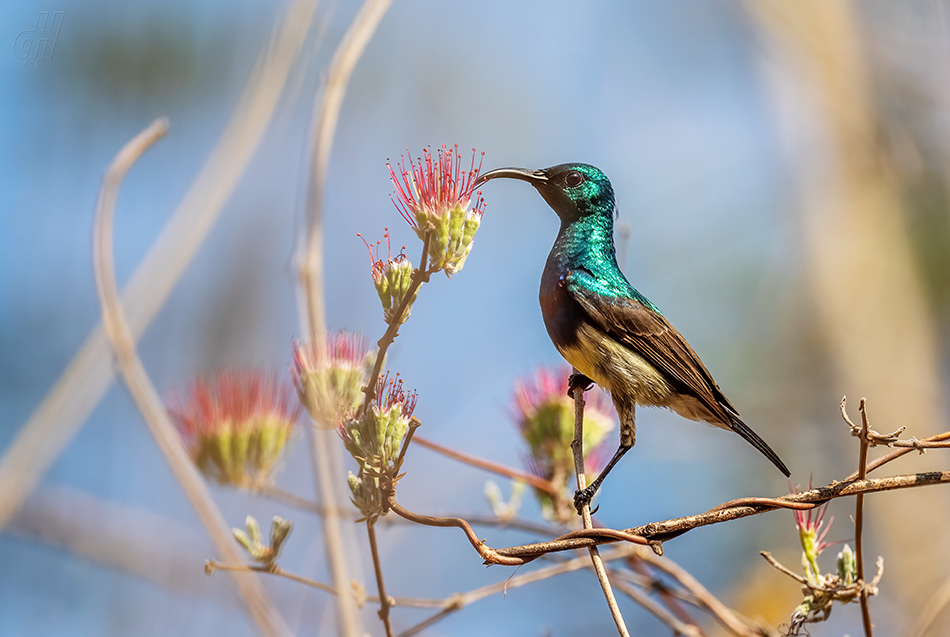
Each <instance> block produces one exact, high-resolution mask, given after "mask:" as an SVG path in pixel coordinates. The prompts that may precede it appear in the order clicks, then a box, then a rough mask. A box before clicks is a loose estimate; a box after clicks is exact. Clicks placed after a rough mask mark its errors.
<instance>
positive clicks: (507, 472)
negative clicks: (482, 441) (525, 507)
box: [413, 435, 562, 496]
mask: <svg viewBox="0 0 950 637" xmlns="http://www.w3.org/2000/svg"><path fill="white" fill-rule="evenodd" d="M413 440H414V442H415V443H416V444H417V445H422V446H423V447H426V448H427V449H431V450H432V451H435V452H437V453H441V454H442V455H443V456H447V457H449V458H452V459H453V460H458V461H459V462H462V463H465V464H467V465H471V466H473V467H478V468H479V469H484V470H485V471H490V472H492V473H496V474H498V475H500V476H505V477H506V478H511V479H512V480H520V481H521V482H524V483H525V484H529V485H531V486H532V487H534V488H535V489H540V490H541V491H544V492H545V493H549V494H551V495H552V496H560V495H562V493H561V492H560V490H558V489H557V487H555V486H554V485H553V484H552V483H551V481H550V480H545V479H544V478H539V477H538V476H536V475H534V474H532V473H528V472H526V471H519V470H518V469H514V468H512V467H509V466H507V465H503V464H501V463H500V462H493V461H491V460H485V459H484V458H479V457H477V456H473V455H471V454H467V453H463V452H461V451H456V450H455V449H452V448H450V447H446V446H444V445H440V444H439V443H437V442H432V441H431V440H429V439H428V438H423V437H421V436H418V435H417V436H416V437H415V438H414V439H413Z"/></svg>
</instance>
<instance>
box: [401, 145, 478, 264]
mask: <svg viewBox="0 0 950 637" xmlns="http://www.w3.org/2000/svg"><path fill="white" fill-rule="evenodd" d="M407 153H408V151H407ZM476 154H477V151H476V150H475V149H474V148H473V149H472V162H471V164H470V166H469V169H468V170H463V169H462V164H461V161H460V160H461V158H460V156H459V152H458V145H455V146H453V147H451V148H448V147H446V146H442V148H441V149H439V151H438V157H437V158H436V159H433V156H432V153H431V152H430V150H429V149H428V148H426V149H424V150H423V151H422V159H420V160H419V161H418V163H417V162H415V161H414V160H413V159H412V156H411V155H410V156H409V167H408V168H407V167H406V163H405V159H402V160H401V161H400V163H399V165H398V166H397V167H398V169H399V175H398V176H397V175H396V171H395V170H394V169H393V166H392V164H390V163H388V162H387V166H388V167H389V175H390V177H391V178H392V181H393V185H394V186H395V187H396V192H395V194H394V195H393V203H394V204H395V205H396V208H397V209H398V210H399V213H400V214H401V215H402V216H403V218H404V219H405V220H406V221H407V222H408V223H409V225H410V226H412V228H413V229H414V230H415V231H416V234H417V235H418V236H419V238H420V239H422V240H423V241H425V239H426V236H427V235H428V236H429V250H428V252H429V265H430V267H431V268H432V269H433V270H444V271H445V273H446V275H452V274H455V273H456V272H458V271H459V270H461V269H462V266H463V265H464V263H465V259H467V258H468V254H469V252H470V251H471V249H472V242H473V239H474V237H475V232H476V231H477V230H478V226H479V225H480V224H481V217H482V214H483V213H484V212H485V202H484V200H483V199H482V198H481V196H480V194H481V193H480V192H479V193H476V191H475V180H476V179H477V178H478V173H479V171H481V169H482V164H481V160H479V164H478V167H477V168H476V166H475V156H476ZM482 156H484V153H482ZM473 197H474V200H475V202H474V206H473V205H472V199H473Z"/></svg>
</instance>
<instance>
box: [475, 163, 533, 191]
mask: <svg viewBox="0 0 950 637" xmlns="http://www.w3.org/2000/svg"><path fill="white" fill-rule="evenodd" d="M500 178H507V179H520V180H521V181H526V182H528V183H529V184H531V185H532V186H534V187H535V188H537V187H538V186H540V185H541V184H543V183H545V182H546V181H547V180H548V177H547V175H545V174H544V171H542V170H528V169H527V168H497V169H495V170H489V171H488V172H487V173H485V174H483V175H481V176H479V178H478V179H476V180H475V184H474V187H475V188H478V187H479V186H481V185H482V184H484V183H485V182H486V181H488V180H490V179H500Z"/></svg>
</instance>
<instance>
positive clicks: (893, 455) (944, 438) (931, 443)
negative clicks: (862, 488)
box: [845, 431, 950, 481]
mask: <svg viewBox="0 0 950 637" xmlns="http://www.w3.org/2000/svg"><path fill="white" fill-rule="evenodd" d="M917 443H918V444H917V445H908V446H907V447H906V448H903V449H895V450H894V451H892V452H890V453H886V454H884V455H883V456H881V457H880V458H877V459H875V460H872V461H871V462H869V463H868V464H867V469H866V471H867V473H870V472H872V471H874V470H875V469H877V468H879V467H881V466H883V465H885V464H887V463H888V462H891V461H892V460H896V459H897V458H900V457H901V456H903V455H906V454H908V453H910V452H911V451H914V450H916V449H921V448H923V449H931V448H938V447H944V446H946V445H950V431H945V432H943V433H942V434H937V435H936V436H930V437H929V438H922V439H920V440H917ZM857 478H858V472H857V471H855V472H854V473H852V474H851V475H849V476H848V477H847V478H845V480H846V481H847V480H856V479H857Z"/></svg>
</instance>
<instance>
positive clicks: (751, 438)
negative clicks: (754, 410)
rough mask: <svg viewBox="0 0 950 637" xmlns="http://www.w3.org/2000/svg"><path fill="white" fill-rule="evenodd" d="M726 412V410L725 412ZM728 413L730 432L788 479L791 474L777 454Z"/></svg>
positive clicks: (740, 421)
mask: <svg viewBox="0 0 950 637" xmlns="http://www.w3.org/2000/svg"><path fill="white" fill-rule="evenodd" d="M727 411H728V410H727ZM728 413H729V420H730V423H729V424H730V426H731V427H732V430H733V431H734V432H736V433H737V434H739V435H740V436H742V437H743V438H744V439H745V440H746V442H748V443H749V444H751V445H752V446H753V447H755V448H756V449H758V450H759V451H761V452H762V455H763V456H765V457H766V458H768V459H769V460H771V461H772V464H774V465H775V466H776V467H777V468H778V470H779V471H781V472H782V473H783V474H785V477H786V478H787V477H789V476H790V475H791V474H790V473H789V471H788V467H786V466H785V463H784V462H782V460H781V459H780V458H779V457H778V454H777V453H775V452H774V451H772V447H770V446H769V445H768V444H767V443H766V442H765V441H764V440H762V439H761V438H760V437H759V434H757V433H755V432H754V431H752V430H751V429H750V428H749V426H748V425H747V424H745V423H744V422H742V420H740V419H739V416H738V415H736V414H734V413H732V412H731V411H730V412H728Z"/></svg>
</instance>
